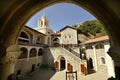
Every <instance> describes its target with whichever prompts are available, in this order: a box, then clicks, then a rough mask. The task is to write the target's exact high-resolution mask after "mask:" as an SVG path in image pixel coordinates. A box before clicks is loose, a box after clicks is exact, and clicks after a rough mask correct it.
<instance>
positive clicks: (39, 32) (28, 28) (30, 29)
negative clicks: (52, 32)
mask: <svg viewBox="0 0 120 80" xmlns="http://www.w3.org/2000/svg"><path fill="white" fill-rule="evenodd" d="M25 28H27V29H30V30H32V31H34V32H37V33H39V34H42V35H44V36H46V34H43V33H41V32H39V31H37V30H35V29H33V28H30V27H28V26H26V25H25Z"/></svg>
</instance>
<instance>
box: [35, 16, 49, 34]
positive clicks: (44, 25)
mask: <svg viewBox="0 0 120 80" xmlns="http://www.w3.org/2000/svg"><path fill="white" fill-rule="evenodd" d="M35 29H36V30H37V31H39V32H41V33H44V34H47V30H48V20H47V18H46V16H42V17H41V18H39V19H38V25H37V28H35Z"/></svg>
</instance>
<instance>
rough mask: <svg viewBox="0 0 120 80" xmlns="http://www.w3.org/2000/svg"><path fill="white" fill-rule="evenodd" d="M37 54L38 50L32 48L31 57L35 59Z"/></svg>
mask: <svg viewBox="0 0 120 80" xmlns="http://www.w3.org/2000/svg"><path fill="white" fill-rule="evenodd" d="M36 54H37V50H36V49H35V48H32V49H31V50H30V57H35V56H36Z"/></svg>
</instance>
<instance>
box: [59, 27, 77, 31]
mask: <svg viewBox="0 0 120 80" xmlns="http://www.w3.org/2000/svg"><path fill="white" fill-rule="evenodd" d="M66 28H71V29H75V28H73V27H71V26H66V27H64V28H62V29H61V30H60V31H63V30H64V29H66ZM75 30H76V29H75Z"/></svg>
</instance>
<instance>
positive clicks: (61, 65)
mask: <svg viewBox="0 0 120 80" xmlns="http://www.w3.org/2000/svg"><path fill="white" fill-rule="evenodd" d="M65 68H66V61H65V58H64V57H61V59H60V70H64V69H65Z"/></svg>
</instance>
